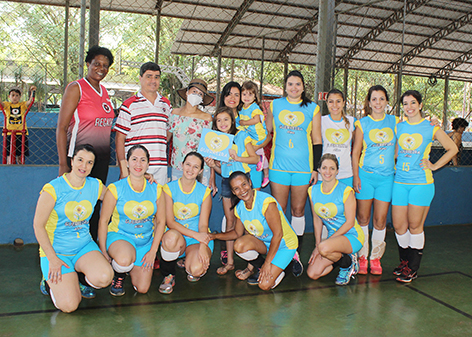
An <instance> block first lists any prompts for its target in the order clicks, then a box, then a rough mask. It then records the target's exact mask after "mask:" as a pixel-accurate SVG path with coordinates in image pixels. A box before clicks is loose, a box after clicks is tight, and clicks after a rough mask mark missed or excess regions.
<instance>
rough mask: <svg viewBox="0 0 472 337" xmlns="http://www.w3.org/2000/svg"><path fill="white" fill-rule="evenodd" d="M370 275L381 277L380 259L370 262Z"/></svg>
mask: <svg viewBox="0 0 472 337" xmlns="http://www.w3.org/2000/svg"><path fill="white" fill-rule="evenodd" d="M370 273H371V274H372V275H382V265H381V264H380V259H373V260H370Z"/></svg>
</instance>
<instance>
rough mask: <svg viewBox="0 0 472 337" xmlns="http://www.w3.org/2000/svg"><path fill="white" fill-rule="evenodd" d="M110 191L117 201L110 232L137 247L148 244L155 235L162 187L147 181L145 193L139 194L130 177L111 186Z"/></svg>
mask: <svg viewBox="0 0 472 337" xmlns="http://www.w3.org/2000/svg"><path fill="white" fill-rule="evenodd" d="M143 179H144V178H143ZM108 190H109V191H110V192H111V193H112V194H113V196H114V197H115V199H116V206H115V209H114V210H113V215H112V218H111V222H110V224H109V225H108V232H116V233H119V234H122V235H124V236H126V237H128V238H130V239H131V240H133V241H134V243H136V245H137V246H144V245H146V244H148V243H149V241H151V240H152V238H153V234H154V222H153V221H154V217H155V216H156V212H157V200H158V199H159V197H160V196H161V193H162V186H161V185H159V184H156V183H153V184H150V183H149V182H148V181H147V180H145V185H144V189H143V191H141V192H138V191H135V190H134V189H133V187H132V186H131V181H130V178H129V177H128V178H126V179H121V180H119V181H117V182H114V183H113V184H110V185H109V186H108Z"/></svg>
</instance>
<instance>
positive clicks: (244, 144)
mask: <svg viewBox="0 0 472 337" xmlns="http://www.w3.org/2000/svg"><path fill="white" fill-rule="evenodd" d="M212 128H213V130H217V131H221V132H224V133H229V134H232V135H235V136H234V140H233V145H232V148H231V149H229V155H230V157H231V159H230V161H229V162H227V163H222V162H219V161H215V160H213V159H211V158H208V157H207V158H205V162H206V163H207V165H208V166H210V167H211V168H214V169H215V171H216V172H217V173H219V174H221V176H222V178H223V179H222V181H221V189H220V191H221V194H222V196H223V210H224V213H225V217H226V224H227V225H226V231H230V230H232V229H233V228H234V224H235V217H234V213H233V212H232V211H231V188H230V186H229V181H228V178H229V176H230V175H231V173H233V172H236V171H241V172H244V173H246V174H247V175H248V176H249V172H250V171H251V167H250V165H249V164H252V165H256V164H257V163H258V162H259V156H258V155H257V154H256V152H255V151H254V147H253V146H252V140H251V137H249V135H248V133H247V132H245V131H238V130H237V129H236V120H235V118H234V115H233V113H232V110H231V108H229V107H222V108H219V109H218V110H217V111H216V113H215V115H214V116H213V127H212ZM257 187H260V186H257ZM233 245H234V241H228V242H227V243H226V248H227V250H228V262H227V264H226V265H223V266H221V267H220V268H218V270H217V271H216V272H217V273H218V274H220V275H223V274H226V273H227V272H228V271H230V270H233V269H234V257H233Z"/></svg>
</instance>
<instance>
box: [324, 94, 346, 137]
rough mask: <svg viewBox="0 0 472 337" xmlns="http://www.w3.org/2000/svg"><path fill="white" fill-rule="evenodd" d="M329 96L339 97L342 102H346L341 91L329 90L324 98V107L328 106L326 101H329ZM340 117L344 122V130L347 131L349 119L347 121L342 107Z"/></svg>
mask: <svg viewBox="0 0 472 337" xmlns="http://www.w3.org/2000/svg"><path fill="white" fill-rule="evenodd" d="M331 95H341V98H342V99H343V101H344V102H346V99H345V98H344V94H343V92H342V91H341V90H339V89H331V90H330V91H329V92H328V96H327V97H326V105H328V99H329V96H331ZM341 117H342V118H343V120H344V125H345V126H346V130H349V127H350V126H351V122H349V119H347V117H346V113H345V112H344V107H343V109H342V110H341Z"/></svg>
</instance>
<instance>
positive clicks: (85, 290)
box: [79, 282, 95, 299]
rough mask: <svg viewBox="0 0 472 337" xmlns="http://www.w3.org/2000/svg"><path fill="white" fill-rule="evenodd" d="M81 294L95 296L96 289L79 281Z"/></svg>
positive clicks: (85, 296)
mask: <svg viewBox="0 0 472 337" xmlns="http://www.w3.org/2000/svg"><path fill="white" fill-rule="evenodd" d="M79 288H80V294H81V295H82V297H83V298H89V299H90V298H95V289H93V288H92V287H89V286H86V285H84V284H82V283H80V282H79Z"/></svg>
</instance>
